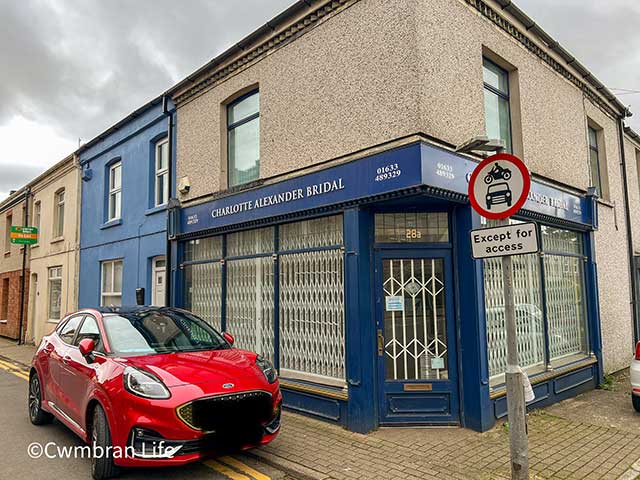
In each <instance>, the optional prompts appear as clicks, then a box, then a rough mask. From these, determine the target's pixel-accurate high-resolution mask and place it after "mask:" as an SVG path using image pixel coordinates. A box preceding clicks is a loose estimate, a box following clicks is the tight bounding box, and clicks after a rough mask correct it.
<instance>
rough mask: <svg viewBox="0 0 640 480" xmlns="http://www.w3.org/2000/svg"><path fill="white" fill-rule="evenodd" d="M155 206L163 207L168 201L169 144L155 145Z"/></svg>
mask: <svg viewBox="0 0 640 480" xmlns="http://www.w3.org/2000/svg"><path fill="white" fill-rule="evenodd" d="M155 194H156V198H155V205H156V206H159V205H164V204H165V203H167V201H168V200H169V142H168V140H166V139H165V140H162V141H160V142H158V143H156V158H155Z"/></svg>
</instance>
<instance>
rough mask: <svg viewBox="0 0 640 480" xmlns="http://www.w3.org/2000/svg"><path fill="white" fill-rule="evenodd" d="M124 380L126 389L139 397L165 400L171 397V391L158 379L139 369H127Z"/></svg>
mask: <svg viewBox="0 0 640 480" xmlns="http://www.w3.org/2000/svg"><path fill="white" fill-rule="evenodd" d="M123 378H124V388H125V389H126V390H127V391H128V392H130V393H133V394H134V395H137V396H139V397H144V398H156V399H165V398H169V397H170V396H171V393H169V389H168V388H167V387H165V385H164V383H162V382H161V381H160V380H159V379H158V378H156V377H155V376H154V375H152V374H150V373H147V372H143V371H141V370H138V369H137V368H133V367H127V368H125V369H124V377H123Z"/></svg>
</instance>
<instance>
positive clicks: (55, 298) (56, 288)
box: [48, 267, 62, 322]
mask: <svg viewBox="0 0 640 480" xmlns="http://www.w3.org/2000/svg"><path fill="white" fill-rule="evenodd" d="M48 292H49V308H48V311H49V320H50V321H53V322H57V321H59V320H60V313H61V306H62V267H52V268H50V269H49V288H48Z"/></svg>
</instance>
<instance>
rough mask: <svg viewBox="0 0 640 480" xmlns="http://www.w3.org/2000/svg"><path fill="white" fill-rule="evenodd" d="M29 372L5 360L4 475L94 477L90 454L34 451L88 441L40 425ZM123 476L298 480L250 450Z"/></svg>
mask: <svg viewBox="0 0 640 480" xmlns="http://www.w3.org/2000/svg"><path fill="white" fill-rule="evenodd" d="M27 377H28V374H27V372H26V371H24V370H21V369H20V368H19V367H16V366H15V365H11V364H8V363H7V362H4V361H1V360H0V425H1V426H2V427H1V428H0V456H1V458H2V461H1V462H0V480H21V479H30V478H64V479H65V480H86V479H90V478H91V466H90V460H89V459H88V458H79V459H75V458H54V459H49V458H45V457H42V458H39V459H32V458H30V457H29V455H28V447H29V445H30V444H31V443H33V442H38V443H39V444H41V445H46V444H47V443H49V442H54V443H55V444H56V445H57V446H60V447H73V446H76V445H82V442H81V440H80V439H79V438H78V437H76V436H75V435H74V434H73V433H72V432H71V431H70V430H68V429H67V428H66V427H65V426H64V425H62V424H61V423H60V422H58V421H54V422H53V423H52V424H50V425H44V426H40V427H36V426H34V425H32V424H31V422H30V421H29V417H28V414H27V386H28V381H27ZM118 478H122V479H123V480H143V479H149V478H153V479H167V480H168V479H180V480H181V479H190V480H205V479H206V480H229V479H231V480H271V479H273V480H294V479H293V478H292V477H290V476H287V475H286V474H285V473H284V472H281V471H278V470H276V469H275V468H273V467H270V466H268V465H265V464H263V463H260V462H259V461H257V460H256V459H253V458H251V457H248V456H245V455H233V456H232V457H228V456H225V457H221V458H216V459H212V460H208V461H205V462H203V463H195V464H191V465H187V466H183V467H175V468H154V469H126V470H123V471H122V473H121V474H120V476H119V477H118Z"/></svg>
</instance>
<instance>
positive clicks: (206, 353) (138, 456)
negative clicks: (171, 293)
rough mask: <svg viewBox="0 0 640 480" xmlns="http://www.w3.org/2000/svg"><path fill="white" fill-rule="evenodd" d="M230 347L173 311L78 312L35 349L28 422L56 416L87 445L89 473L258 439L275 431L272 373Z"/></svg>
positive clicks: (180, 460)
mask: <svg viewBox="0 0 640 480" xmlns="http://www.w3.org/2000/svg"><path fill="white" fill-rule="evenodd" d="M232 345H233V337H232V336H231V335H229V334H228V333H224V334H220V333H218V332H217V331H216V330H214V329H213V328H212V327H211V326H210V325H208V324H207V323H206V322H205V321H203V320H201V319H200V318H198V317H196V316H194V315H193V314H191V313H189V312H186V311H184V310H180V309H176V308H155V307H135V308H112V309H111V308H110V309H100V310H82V311H79V312H77V313H74V314H71V315H69V316H67V317H66V318H65V319H64V320H62V321H61V322H60V324H59V325H58V327H57V328H56V330H55V331H54V332H53V333H51V335H49V336H47V337H44V338H43V339H42V343H41V344H40V346H39V347H38V350H37V352H36V354H35V356H34V359H33V363H32V368H31V373H30V381H29V418H30V420H31V422H32V423H33V424H35V425H41V424H44V423H47V422H49V421H51V420H52V418H53V417H56V418H57V419H58V420H60V421H61V422H62V423H63V424H65V425H66V426H67V427H69V428H70V429H71V430H73V431H74V432H75V433H76V434H77V435H79V436H80V437H81V438H82V439H83V440H84V441H85V442H87V443H89V444H90V445H91V446H92V449H93V452H92V455H91V457H92V474H93V478H95V479H105V478H109V477H112V476H114V475H116V473H117V468H118V467H120V466H122V467H136V466H140V467H151V466H168V465H181V464H185V463H188V462H193V461H196V460H199V459H201V458H202V457H204V456H207V455H209V454H211V453H219V452H221V451H228V450H236V449H246V448H250V447H254V446H258V445H264V444H266V443H269V442H270V441H271V440H273V439H274V438H275V437H276V435H277V434H278V431H279V429H280V409H281V403H282V395H281V393H280V387H279V384H278V376H277V372H276V370H275V369H274V367H273V365H272V364H271V362H269V361H268V360H267V359H265V358H263V357H261V356H259V355H257V354H255V353H252V352H248V351H245V350H239V349H236V348H232Z"/></svg>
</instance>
